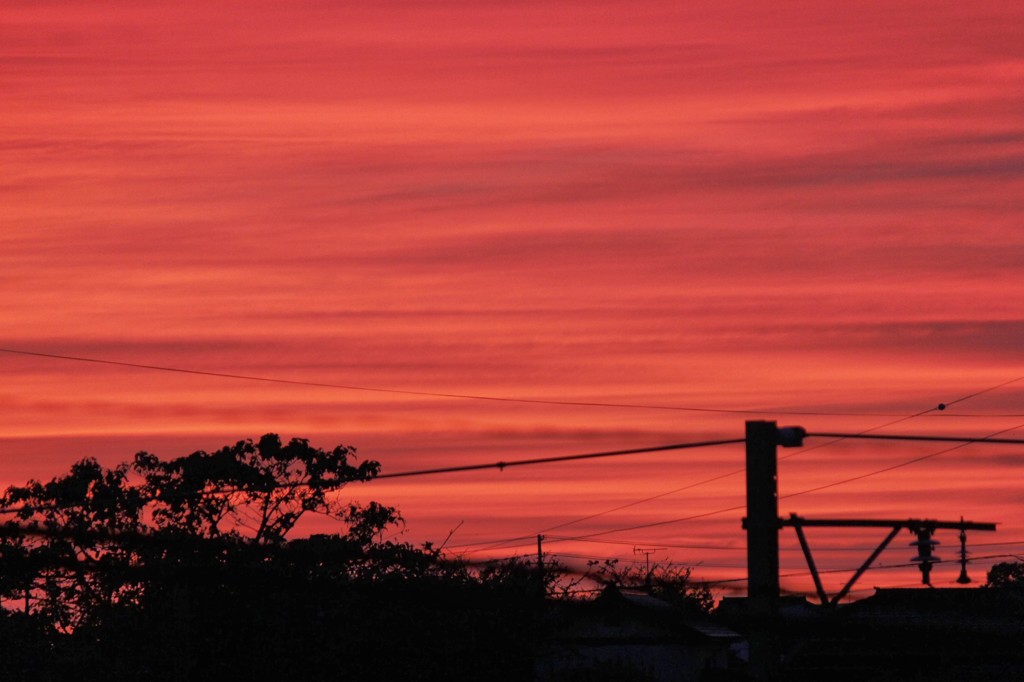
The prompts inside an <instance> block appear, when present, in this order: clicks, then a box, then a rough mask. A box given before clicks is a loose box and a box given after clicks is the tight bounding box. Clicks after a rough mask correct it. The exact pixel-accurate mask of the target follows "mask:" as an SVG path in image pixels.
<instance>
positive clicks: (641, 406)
mask: <svg viewBox="0 0 1024 682" xmlns="http://www.w3.org/2000/svg"><path fill="white" fill-rule="evenodd" d="M0 353H10V354H13V355H24V356H30V357H38V358H47V359H50V360H68V361H72V362H88V363H93V364H99V365H111V366H115V367H129V368H132V369H144V370H150V371H156V372H174V373H177V374H191V375H196V376H205V377H216V378H219V379H235V380H239V381H259V382H263V383H272V384H285V385H290V386H310V387H315V388H333V389H339V390H344V391H364V392H372V393H388V394H397V395H413V396H420V397H429V398H449V399H457V400H485V401H491V402H503V403H526V404H532V405H561V406H567V407H601V408H615V409H629V410H668V411H676V412H704V413H713V414H745V415H768V414H774V415H782V416H818V417H891V416H896V415H891V414H878V413H867V412H823V411H815V410H806V411H799V410H775V409H759V410H753V409H730V408H718V407H696V406H685V405H653V404H646V403H612V402H599V401H585V400H545V399H541V398H516V397H510V396H494V395H479V394H473V393H451V392H443V391H414V390H411V389H401V388H384V387H379V386H357V385H354V384H334V383H326V382H318V381H301V380H298V379H280V378H275V377H266V376H259V375H255V374H234V373H230V372H214V371H207V370H200V369H191V368H185V367H171V366H168V365H152V364H145V363H137V362H126V361H122V360H108V359H104V358H91V357H84V356H78V355H62V354H58V353H42V352H39V351H28V350H21V349H17V348H0ZM1021 379H1024V377H1019V378H1018V379H1014V380H1012V381H1008V382H1006V383H1004V384H1000V386H1006V385H1008V384H1011V383H1014V382H1016V381H1020V380H1021ZM995 388H999V387H998V386H997V387H993V388H989V389H985V390H984V391H979V392H978V393H975V394H972V396H973V395H979V394H980V393H985V392H987V391H990V390H994V389H995ZM972 396H967V397H972ZM964 399H966V397H965V398H961V399H960V400H964ZM960 400H955V401H950V402H949V403H947V404H948V405H952V404H954V403H956V402H960ZM944 416H949V417H980V418H985V417H999V416H1013V417H1020V416H1024V415H1020V414H1015V415H988V414H951V415H944Z"/></svg>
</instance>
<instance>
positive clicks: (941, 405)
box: [539, 376, 1024, 533]
mask: <svg viewBox="0 0 1024 682" xmlns="http://www.w3.org/2000/svg"><path fill="white" fill-rule="evenodd" d="M1021 380H1024V376H1019V377H1016V378H1014V379H1010V380H1009V381H1004V382H1002V383H1000V384H996V385H995V386H990V387H988V388H985V389H982V390H980V391H975V392H974V393H970V394H968V395H965V396H961V397H959V398H956V399H955V400H950V401H949V402H947V403H939V404H938V405H936V406H935V407H930V408H928V409H926V410H921V411H920V412H917V413H915V414H911V415H904V416H901V417H900V418H899V419H895V420H893V421H889V422H886V423H884V424H879V425H877V426H873V427H871V428H870V429H865V430H863V431H860V432H858V433H856V434H817V435H819V436H825V437H831V438H833V440H830V441H828V442H825V443H819V444H818V445H814V446H812V447H809V448H801V449H799V450H794V451H793V452H791V453H790V454H788V455H783V456H782V457H779V459H780V460H783V459H789V458H790V457H795V456H797V455H803V454H806V453H808V452H810V451H812V450H817V449H820V448H824V447H828V446H829V445H833V444H835V443H838V442H840V441H842V440H844V439H846V438H872V437H879V438H884V436H868V435H867V434H870V433H871V432H873V431H878V430H879V429H884V428H886V427H889V426H894V425H895V424H900V423H903V422H905V421H910V420H911V419H916V418H918V417H923V416H926V415H929V414H931V413H933V412H941V411H944V410H945V409H946V408H947V407H948V406H949V405H954V404H956V403H961V402H963V401H965V400H968V399H970V398H973V397H975V396H979V395H982V394H983V393H988V392H990V391H994V390H996V389H999V388H1003V387H1004V386H1009V385H1010V384H1014V383H1016V382H1018V381H1021ZM1008 430H1011V431H1012V430H1013V429H1008ZM999 433H1004V432H1003V431H998V432H996V434H992V435H998V434H999ZM808 435H811V434H808ZM989 438H991V436H990V437H989ZM992 442H996V441H992ZM1022 442H1024V441H1022ZM952 449H955V448H952ZM944 452H948V450H946V451H944ZM937 454H942V453H937ZM931 456H937V455H931ZM910 463H913V462H908V463H905V464H903V465H902V466H906V464H910ZM745 471H746V469H745V468H744V469H735V470H733V471H730V472H728V473H725V474H721V475H719V476H714V477H712V478H709V479H705V480H703V481H698V482H697V483H692V484H689V485H686V486H683V487H682V488H677V489H675V490H670V491H668V492H665V493H660V494H658V495H652V496H650V497H646V498H643V499H641V500H637V501H635V502H630V503H628V504H624V505H620V506H618V507H614V508H612V509H606V510H604V511H601V512H597V513H596V514H590V515H588V516H584V517H582V518H579V519H574V520H572V521H567V522H565V523H561V524H558V525H555V526H551V527H549V528H547V529H544V530H541V531H539V532H540V533H544V532H547V531H550V530H557V529H559V528H565V527H566V526H571V525H574V524H577V523H581V522H583V521H589V520H591V519H594V518H597V517H599V516H604V515H605V514H610V513H613V512H616V511H620V510H622V509H626V508H628V507H632V506H635V505H638V504H643V503H645V502H650V501H653V500H656V499H659V498H662V497H666V496H668V495H672V494H675V493H679V492H682V491H684V490H689V489H691V488H696V487H698V486H702V485H705V484H707V483H712V482H714V481H718V480H721V479H723V478H729V477H730V476H737V475H739V474H741V473H744V472H745ZM878 473H882V472H878ZM840 484H841V482H840V483H835V484H833V485H840ZM799 494H802V493H799ZM734 509H735V508H734V507H730V508H726V509H721V510H717V511H715V512H711V513H710V514H708V515H715V514H722V513H725V512H729V511H733V510H734ZM689 518H690V517H687V518H685V519H679V520H677V521H675V522H681V521H683V520H689ZM697 518H700V517H699V516H698V517H697Z"/></svg>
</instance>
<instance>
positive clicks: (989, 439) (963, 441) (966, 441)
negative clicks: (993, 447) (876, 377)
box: [779, 424, 1024, 499]
mask: <svg viewBox="0 0 1024 682" xmlns="http://www.w3.org/2000/svg"><path fill="white" fill-rule="evenodd" d="M1020 428H1024V424H1018V425H1017V426H1011V427H1010V428H1008V429H1003V430H1001V431H996V432H994V433H991V434H989V435H988V436H984V437H981V438H953V437H944V436H865V435H860V436H849V437H850V438H888V439H893V440H919V441H942V442H958V444H957V445H954V446H953V447H951V448H946V449H944V450H939V451H938V452H932V453H930V454H927V455H922V456H920V457H914V458H912V459H908V460H906V461H904V462H899V463H898V464H893V465H892V466H887V467H884V468H882V469H877V470H875V471H869V472H868V473H866V474H860V475H859V476H852V477H850V478H844V479H842V480H840V481H835V482H833V483H827V484H825V485H819V486H817V487H814V488H808V489H807V490H801V491H800V492H796V493H789V494H788V495H780V496H779V499H783V498H789V497H797V496H798V495H806V494H808V493H815V492H818V491H819V490H826V489H828V488H834V487H836V486H838V485H843V484H845V483H853V482H854V481H860V480H863V479H865V478H870V477H871V476H877V475H878V474H884V473H886V472H888V471H893V470H894V469H901V468H903V467H905V466H910V465H911V464H917V463H918V462H923V461H925V460H928V459H932V458H933V457H938V456H939V455H944V454H946V453H947V452H952V451H954V450H959V449H960V448H965V447H967V446H968V445H971V444H973V443H1010V444H1014V445H1019V444H1024V440H1022V439H1019V438H995V437H994V436H998V435H999V434H1001V433H1007V432H1009V431H1016V430H1017V429H1020ZM818 435H825V434H818Z"/></svg>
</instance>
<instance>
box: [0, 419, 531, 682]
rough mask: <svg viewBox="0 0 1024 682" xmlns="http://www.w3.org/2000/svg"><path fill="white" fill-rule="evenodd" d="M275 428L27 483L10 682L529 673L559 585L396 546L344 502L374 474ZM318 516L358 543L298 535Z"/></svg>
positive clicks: (7, 502) (13, 579) (13, 526)
mask: <svg viewBox="0 0 1024 682" xmlns="http://www.w3.org/2000/svg"><path fill="white" fill-rule="evenodd" d="M353 456H354V451H353V450H352V449H351V448H346V447H344V446H340V447H338V448H335V449H334V450H333V451H330V452H325V451H323V450H319V449H316V448H313V447H311V446H310V445H309V444H308V442H306V441H304V440H300V439H295V440H292V441H291V442H290V443H288V444H287V445H283V444H282V443H281V441H280V440H279V439H278V438H277V436H274V435H272V434H271V435H267V436H264V437H263V438H261V439H260V440H259V441H258V442H257V443H254V442H252V441H241V442H239V443H237V444H236V445H234V446H229V447H226V448H222V449H221V450H219V451H217V452H215V453H212V454H211V453H205V452H197V453H194V454H192V455H188V456H186V457H181V458H177V459H173V460H168V461H163V460H160V459H159V458H157V457H155V456H153V455H150V454H148V453H140V454H139V455H137V456H136V457H135V459H134V461H133V462H132V463H130V464H122V465H120V466H118V467H115V468H113V469H105V468H103V467H101V466H100V465H99V464H98V463H97V462H96V461H95V460H83V461H82V462H79V463H78V464H76V465H74V466H73V467H72V469H71V471H70V472H69V473H68V474H67V475H65V476H62V477H58V478H55V479H53V480H52V481H50V482H48V483H40V482H36V481H30V482H29V483H28V484H26V485H25V486H17V487H12V488H9V489H8V490H7V492H6V493H5V494H4V496H3V499H2V500H0V504H2V505H3V506H4V507H5V508H7V509H16V510H18V511H17V514H16V516H17V519H16V520H11V521H8V522H7V523H6V524H5V525H4V526H3V527H2V531H3V532H2V533H0V597H2V598H3V606H4V607H6V609H0V637H3V640H2V641H3V642H4V644H5V646H4V648H5V650H7V651H11V652H15V653H14V654H10V655H7V656H5V657H0V659H2V660H0V678H2V679H4V680H22V679H24V680H63V679H77V680H83V681H87V680H92V679H97V680H100V679H102V680H105V681H109V680H129V679H131V680H138V679H145V680H175V681H181V680H208V679H217V678H221V679H250V680H262V679H267V680H270V679H274V680H281V679H305V680H327V679H330V680H382V679H383V680H391V679H395V680H397V679H401V680H470V679H473V680H477V679H509V680H521V679H530V678H531V676H532V660H533V655H534V653H535V652H536V648H537V646H538V643H539V641H540V640H541V633H542V628H543V623H544V617H543V610H542V607H543V596H544V594H545V580H550V574H549V576H548V577H547V578H546V579H541V578H540V577H539V576H538V575H537V574H536V572H535V571H533V570H530V568H529V567H528V566H527V565H524V564H519V563H516V562H513V563H511V564H504V565H495V566H492V567H486V568H484V569H482V570H479V571H471V570H470V569H469V568H468V567H467V566H465V565H462V564H458V563H453V562H450V561H445V560H442V558H441V557H440V555H439V553H438V552H436V551H434V550H432V549H431V548H430V547H429V546H428V547H425V548H422V549H421V548H415V547H412V546H411V545H408V544H405V543H392V542H382V541H380V540H379V538H380V537H381V535H382V531H383V530H385V529H386V528H388V527H390V526H393V525H394V524H396V523H400V518H399V516H398V514H397V512H396V511H395V510H394V509H393V508H391V507H386V506H384V505H380V504H377V503H373V502H371V503H369V504H366V505H355V504H351V503H347V502H345V503H343V502H341V501H340V500H339V499H338V498H337V496H336V495H335V494H334V493H335V492H336V491H337V490H338V489H340V488H341V487H342V486H344V485H345V484H346V483H348V482H352V481H361V480H368V479H371V478H372V477H373V476H375V475H376V473H377V472H378V471H379V465H377V463H375V462H365V461H364V462H362V463H359V464H355V463H353V462H352V458H353ZM307 513H318V514H326V515H328V516H330V517H332V518H334V519H336V520H337V522H338V524H339V526H340V528H341V530H342V532H340V533H338V534H335V535H319V536H313V537H310V538H305V539H294V540H289V539H288V538H287V535H288V533H289V531H291V530H292V528H293V527H294V526H295V524H296V522H297V521H298V520H299V519H300V518H301V517H302V516H303V515H305V514H307Z"/></svg>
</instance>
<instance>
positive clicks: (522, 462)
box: [370, 438, 744, 481]
mask: <svg viewBox="0 0 1024 682" xmlns="http://www.w3.org/2000/svg"><path fill="white" fill-rule="evenodd" d="M743 440H744V439H742V438H729V439H726V440H707V441H699V442H692V443H676V444H673V445H658V446H654V447H649V448H631V449H628V450H610V451H607V452H591V453H586V454H582V455H564V456H561V457H535V458H533V459H514V460H510V461H508V462H492V463H490V464H467V465H464V466H452V467H439V468H437V469H420V470H417V471H398V472H395V473H393V474H379V475H377V476H375V477H374V478H372V479H370V481H378V480H380V479H382V478H401V477H409V476H432V475H434V474H448V473H455V472H460V471H479V470H481V469H500V470H504V469H506V468H508V467H515V466H527V465H533V464H550V463H552V462H570V461H574V460H581V459H596V458H599V457H619V456H622V455H639V454H645V453H651V452H663V451H666V450H688V449H692V448H703V447H711V446H715V445H732V444H735V443H742V442H743Z"/></svg>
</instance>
